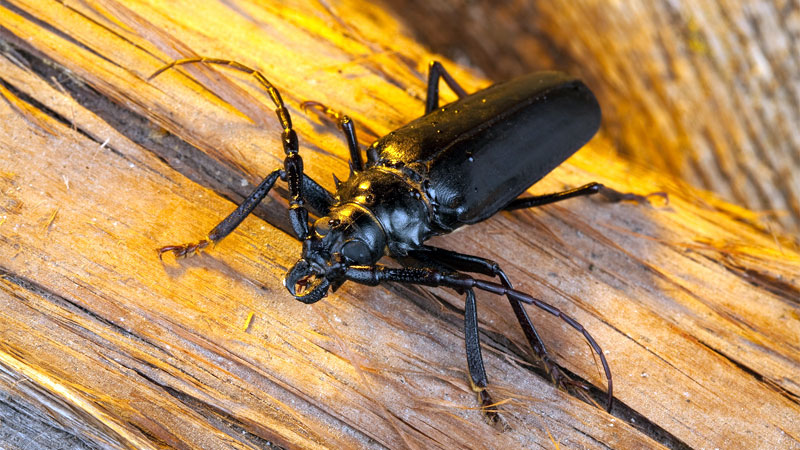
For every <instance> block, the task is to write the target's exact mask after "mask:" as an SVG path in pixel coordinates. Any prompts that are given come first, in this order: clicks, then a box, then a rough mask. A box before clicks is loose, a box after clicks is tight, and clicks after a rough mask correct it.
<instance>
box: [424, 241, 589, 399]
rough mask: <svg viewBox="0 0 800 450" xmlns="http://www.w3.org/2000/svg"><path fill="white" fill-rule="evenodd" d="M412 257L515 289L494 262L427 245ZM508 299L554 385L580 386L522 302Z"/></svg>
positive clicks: (509, 297)
mask: <svg viewBox="0 0 800 450" xmlns="http://www.w3.org/2000/svg"><path fill="white" fill-rule="evenodd" d="M409 255H411V256H412V257H414V258H417V259H420V260H423V261H427V260H429V261H433V262H436V263H438V264H442V265H445V266H447V267H450V268H452V269H455V270H458V271H461V272H471V273H480V274H483V275H488V276H492V277H498V278H499V279H500V282H501V283H502V284H503V286H505V287H507V288H509V289H513V286H512V285H511V280H509V278H508V276H507V275H506V273H505V272H504V271H503V269H502V268H500V265H499V264H497V263H496V262H494V261H492V260H490V259H486V258H481V257H480V256H473V255H467V254H464V253H458V252H454V251H451V250H446V249H443V248H439V247H432V246H429V245H423V246H422V247H420V248H419V249H417V250H412V251H410V252H409ZM507 298H508V302H509V303H510V304H511V308H512V309H513V310H514V315H515V316H516V317H517V322H519V326H520V327H521V328H522V331H523V333H524V334H525V338H526V339H527V340H528V344H530V346H531V349H532V350H533V352H534V353H535V354H536V357H537V358H539V359H540V360H541V361H542V364H543V365H544V369H545V371H546V372H547V375H548V376H550V377H551V378H552V379H553V382H554V383H555V384H556V385H558V386H564V385H566V384H568V383H570V384H572V383H577V382H574V381H572V380H570V379H569V377H567V375H566V374H564V373H563V371H562V370H561V368H560V367H559V366H558V364H556V362H555V361H553V359H552V358H551V357H550V354H549V353H548V352H547V348H546V347H545V345H544V341H542V338H541V337H540V336H539V333H538V332H537V331H536V327H534V326H533V323H532V322H531V319H530V317H528V312H527V311H526V310H525V308H524V307H523V306H522V302H520V301H519V300H517V299H515V298H513V297H511V296H507ZM577 384H580V383H577Z"/></svg>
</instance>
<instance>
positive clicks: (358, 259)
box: [342, 239, 371, 264]
mask: <svg viewBox="0 0 800 450" xmlns="http://www.w3.org/2000/svg"><path fill="white" fill-rule="evenodd" d="M342 255H343V256H344V257H345V258H347V259H349V260H350V261H353V262H354V263H356V264H369V263H370V262H371V261H370V255H369V247H367V244H365V243H364V241H359V240H356V239H354V240H352V241H347V242H345V243H344V245H343V246H342Z"/></svg>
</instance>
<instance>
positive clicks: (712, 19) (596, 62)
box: [386, 0, 800, 235]
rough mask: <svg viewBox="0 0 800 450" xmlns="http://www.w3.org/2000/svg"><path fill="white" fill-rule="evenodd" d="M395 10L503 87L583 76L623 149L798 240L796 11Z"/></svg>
mask: <svg viewBox="0 0 800 450" xmlns="http://www.w3.org/2000/svg"><path fill="white" fill-rule="evenodd" d="M386 3H387V4H389V5H391V8H392V10H393V11H395V12H396V14H397V17H398V18H401V20H402V21H403V23H405V24H407V25H408V27H409V28H410V29H412V30H413V31H414V35H416V36H418V38H419V40H420V41H421V42H422V43H423V44H427V45H429V46H430V47H432V48H433V49H434V50H436V51H439V52H443V53H446V54H448V55H452V56H453V57H458V58H460V59H463V60H466V61H470V62H472V63H473V64H475V65H477V66H478V67H480V68H481V69H482V70H483V71H484V72H485V73H486V74H487V75H488V76H489V77H491V78H493V79H506V78H509V77H512V76H514V75H519V74H522V73H527V72H530V71H533V70H543V69H560V70H565V69H569V70H570V71H572V72H574V73H576V74H579V75H581V76H582V77H583V78H584V79H585V80H587V82H588V84H589V86H591V87H592V88H593V89H594V90H595V91H596V92H597V94H598V96H599V97H600V101H601V104H602V105H603V108H604V109H603V113H604V116H605V119H606V120H605V123H604V131H605V132H607V133H608V135H609V136H610V138H611V139H612V140H613V141H614V142H615V146H616V148H617V150H618V151H620V152H621V153H623V154H626V155H628V156H629V157H631V158H632V159H633V160H635V161H637V162H638V163H640V164H644V165H646V166H649V167H652V168H653V169H654V170H656V171H658V172H661V173H663V174H665V176H669V177H673V178H678V179H683V180H687V181H688V182H689V183H691V184H693V185H695V186H702V187H705V188H706V189H710V190H713V191H715V192H717V193H719V194H720V195H721V196H723V197H724V198H727V199H730V200H731V201H734V202H736V203H738V204H741V205H746V206H748V207H750V208H751V209H753V210H755V211H762V212H763V216H762V217H761V220H762V222H763V223H764V224H769V225H766V226H772V227H776V226H778V227H783V228H784V229H785V230H788V231H789V232H791V233H794V234H795V235H797V234H798V232H800V176H798V175H797V174H798V173H800V134H798V133H797V124H798V123H800V90H798V81H800V48H798V42H800V7H798V5H797V3H796V2H794V1H790V0H745V1H742V0H722V1H701V2H698V1H671V2H645V3H634V4H631V3H630V2H608V1H605V0H578V1H575V0H561V1H540V2H532V1H528V0H512V1H505V2H496V1H492V0H484V1H469V2H465V1H463V0H442V1H437V2H435V3H433V4H431V3H430V2H427V1H425V0H386ZM442 23H447V24H448V25H453V26H442Z"/></svg>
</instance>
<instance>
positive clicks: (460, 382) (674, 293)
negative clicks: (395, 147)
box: [0, 0, 800, 448]
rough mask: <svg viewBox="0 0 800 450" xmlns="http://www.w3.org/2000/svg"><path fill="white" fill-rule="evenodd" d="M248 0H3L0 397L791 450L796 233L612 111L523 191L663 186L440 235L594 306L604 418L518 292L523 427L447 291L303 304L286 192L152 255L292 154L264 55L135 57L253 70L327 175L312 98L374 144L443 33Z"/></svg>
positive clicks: (508, 435) (379, 16) (409, 101)
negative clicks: (552, 369)
mask: <svg viewBox="0 0 800 450" xmlns="http://www.w3.org/2000/svg"><path fill="white" fill-rule="evenodd" d="M255 3H256V2H253V3H250V2H247V1H233V2H230V1H229V2H222V3H216V2H213V1H202V2H174V3H170V4H163V5H162V4H150V3H144V2H135V1H132V2H126V4H125V5H124V6H122V5H120V4H118V3H115V2H113V1H107V0H105V1H99V2H91V1H90V2H82V3H76V4H72V3H69V4H68V5H67V6H65V5H63V4H61V3H58V2H28V1H11V2H6V3H3V4H0V30H2V38H3V39H4V40H5V42H8V43H10V45H11V46H12V47H8V46H4V47H3V55H2V57H0V76H2V82H3V85H4V86H5V88H4V89H3V98H4V99H5V100H6V101H4V102H0V111H2V117H3V119H4V120H3V121H2V123H0V127H2V130H0V142H2V145H0V155H1V156H0V164H2V166H0V192H1V193H2V194H1V195H2V196H0V261H2V264H1V265H0V270H2V280H0V281H2V282H1V283H0V302H1V303H0V304H1V305H2V306H0V391H2V397H3V398H10V399H13V403H14V404H15V405H24V406H25V408H26V410H29V411H35V413H36V414H38V415H39V417H40V419H41V420H43V421H45V422H47V421H49V424H50V425H51V426H52V428H53V429H55V430H59V429H63V430H66V431H67V432H68V433H70V435H71V436H74V439H77V440H79V441H80V442H83V443H85V444H86V445H87V446H94V447H113V448H129V447H134V448H162V447H178V448H195V447H196V448H250V447H266V446H269V445H272V444H276V445H280V446H285V447H291V448H379V447H389V448H403V447H409V448H552V447H561V448H608V447H611V448H657V447H659V446H661V445H666V446H668V447H674V448H681V447H693V448H714V447H718V448H732V447H740V448H800V421H798V417H800V416H799V415H798V413H800V404H798V403H799V402H798V398H799V397H800V370H799V369H800V351H799V349H798V347H799V346H800V345H799V344H798V342H800V339H799V338H800V314H798V308H800V306H799V305H798V297H799V296H798V293H800V255H799V254H798V252H797V249H796V248H795V247H793V244H791V242H789V240H785V239H782V238H780V237H779V236H777V235H774V236H769V235H764V234H763V233H761V232H760V231H759V230H757V229H755V228H754V227H753V226H751V225H749V223H751V222H752V220H753V218H754V215H753V214H752V213H749V212H748V211H746V210H742V209H739V208H736V207H733V206H731V205H727V204H724V203H722V202H719V201H717V200H715V199H713V198H710V197H708V196H705V195H703V194H701V193H699V192H695V191H693V190H691V189H690V188H686V187H685V186H682V185H681V186H675V185H672V184H668V183H667V182H665V181H664V179H662V178H657V177H656V176H654V175H652V174H649V173H646V172H644V171H642V170H640V169H636V168H632V167H631V166H629V165H627V164H625V163H623V162H621V161H619V160H618V159H616V158H614V157H612V156H610V155H611V154H612V153H613V152H612V148H611V144H610V143H609V141H608V140H606V139H603V138H602V137H601V138H599V139H596V140H595V141H593V142H592V143H591V144H590V145H589V146H588V147H587V148H586V149H584V150H582V151H581V152H579V154H577V155H576V156H575V157H573V158H572V159H571V160H570V161H569V162H568V163H567V164H565V165H564V166H562V167H560V168H559V169H558V170H556V171H555V172H554V173H553V174H552V175H551V176H549V177H548V178H546V179H545V180H543V181H542V182H541V183H540V184H537V186H536V187H535V188H534V189H532V191H533V192H549V191H555V190H559V189H562V188H563V187H565V186H575V185H578V184H582V183H584V182H587V181H590V180H597V181H600V182H603V183H606V184H608V185H610V186H613V187H615V188H617V189H619V190H623V191H635V192H640V193H647V192H652V191H657V190H662V189H666V190H668V191H670V195H671V201H670V204H669V206H666V207H663V206H662V207H648V206H642V205H637V204H626V203H622V204H609V203H604V202H603V201H601V200H597V199H581V200H574V201H571V202H570V203H569V204H561V205H552V206H548V207H543V208H540V209H538V210H535V211H522V212H514V213H511V214H509V213H504V214H500V215H498V216H497V217H495V218H492V219H491V220H489V221H487V222H485V223H482V224H479V225H476V226H474V227H470V228H469V229H464V230H461V231H459V232H457V233H454V234H453V235H450V236H447V237H444V238H441V239H438V240H437V241H436V242H437V244H438V245H441V246H444V247H448V248H453V249H458V250H460V251H465V252H468V253H473V254H478V255H483V256H487V257H490V258H492V259H495V260H497V261H498V262H499V263H500V264H501V265H502V266H503V267H505V268H506V270H507V272H508V273H509V275H510V276H511V277H512V279H514V280H516V283H517V286H519V288H520V289H522V290H525V291H528V292H531V293H532V294H534V295H537V296H540V297H542V298H544V299H546V300H548V301H550V302H552V303H553V304H554V305H556V306H558V307H559V308H562V309H563V310H565V311H566V312H568V313H569V314H571V315H573V316H574V317H575V318H577V319H578V320H579V321H580V322H581V323H583V325H585V326H586V328H587V329H589V331H590V332H591V333H592V334H593V335H594V337H595V338H596V339H597V341H598V342H599V343H600V344H601V346H602V347H603V348H604V350H605V352H606V356H607V357H608V359H609V362H610V364H611V367H612V370H613V373H614V376H615V378H614V381H615V394H616V398H617V400H618V403H617V406H616V407H615V409H614V411H613V413H614V415H609V414H606V413H605V412H604V411H602V410H601V409H599V408H597V407H595V406H592V405H590V404H587V403H585V402H582V401H580V400H578V399H576V398H574V397H572V396H569V395H567V394H565V393H563V392H560V391H558V390H556V389H555V388H554V387H553V386H552V385H551V384H550V382H549V381H548V380H547V379H545V378H543V377H542V376H541V375H539V374H537V372H534V371H532V370H530V366H531V364H530V361H531V357H530V356H528V354H527V352H526V351H525V350H523V349H525V348H526V346H525V344H524V338H523V336H522V333H521V332H520V331H519V330H518V327H517V325H516V323H515V321H514V319H513V314H512V312H511V310H510V308H509V307H507V305H505V304H504V302H503V299H501V298H496V297H493V296H491V295H480V297H479V304H480V306H479V308H480V310H479V314H480V320H481V326H482V327H483V329H484V330H486V333H485V335H484V344H485V357H486V363H487V371H488V374H489V376H490V382H491V383H492V390H493V392H494V393H495V396H496V397H497V398H498V399H504V400H507V402H506V403H504V404H503V405H502V406H501V408H502V411H503V415H504V417H505V418H506V420H507V421H508V423H509V425H510V427H511V429H510V430H508V431H505V432H500V431H497V430H495V429H494V428H492V427H490V426H489V425H487V424H486V423H484V422H483V420H482V418H481V416H480V414H479V413H478V412H477V411H475V409H474V408H475V407H476V400H475V398H474V396H473V394H472V393H471V391H470V389H469V386H468V384H467V382H466V370H465V367H466V364H465V359H464V355H463V334H462V331H461V329H462V316H461V310H462V309H463V300H462V299H461V298H460V297H459V296H457V295H455V294H453V293H451V292H448V291H445V290H422V289H420V290H408V289H400V288H398V287H397V286H388V287H379V288H369V287H363V286H355V285H349V284H348V285H345V286H344V287H343V288H342V289H340V290H339V291H338V292H337V293H336V294H333V295H330V296H329V297H328V298H326V299H325V300H324V301H321V302H319V303H317V304H315V305H313V306H307V305H302V304H300V303H299V302H296V301H293V300H292V299H291V297H290V296H289V295H288V293H287V292H286V291H285V289H284V288H283V286H282V285H281V278H282V276H283V273H284V271H285V269H286V268H287V267H288V266H290V265H291V264H292V263H293V262H294V261H295V260H296V258H297V257H298V255H299V244H298V243H296V242H295V241H293V239H291V238H290V237H289V235H288V234H286V233H285V232H283V231H281V229H280V228H277V227H276V226H275V225H277V226H278V227H283V229H285V223H286V220H285V218H284V209H283V208H284V206H283V205H284V204H285V202H284V201H283V200H282V199H281V198H280V197H279V196H272V197H271V199H270V200H269V201H267V202H266V205H264V207H263V208H262V209H261V212H260V216H259V217H253V218H250V219H248V220H246V221H245V222H244V223H243V224H242V226H241V227H240V228H239V229H238V230H237V231H236V232H235V233H233V234H232V235H231V236H230V237H228V238H227V239H226V240H225V241H224V242H223V243H221V244H220V245H218V246H217V247H216V248H215V249H213V251H211V252H210V253H208V254H205V255H203V256H201V257H197V258H193V259H188V260H184V261H180V262H173V261H172V260H168V261H166V262H165V263H164V264H161V263H159V261H158V258H157V257H156V254H155V250H154V249H155V248H157V247H159V246H161V245H165V244H171V243H176V242H184V241H191V240H194V239H197V238H199V237H202V236H203V235H204V234H205V233H206V232H207V231H208V230H209V229H210V228H211V227H212V226H213V225H214V224H215V223H216V222H217V221H218V220H220V219H221V218H222V217H223V216H224V215H225V214H227V212H228V211H230V210H232V208H233V207H234V206H233V203H231V202H230V201H228V200H226V199H225V198H223V196H224V197H229V198H232V199H234V200H236V199H239V198H241V196H242V195H244V194H245V193H246V192H247V191H248V190H249V189H250V188H251V186H252V184H254V183H256V182H257V181H258V179H259V177H260V176H263V175H264V174H266V173H268V172H269V171H270V170H271V169H273V168H275V167H276V166H277V165H278V164H279V162H280V160H281V151H280V143H279V137H280V134H279V129H278V128H279V127H278V125H277V123H276V122H275V121H274V120H273V114H272V112H271V111H270V110H271V108H272V106H271V105H270V104H269V103H268V100H267V99H266V98H265V97H264V95H263V94H262V93H261V92H260V91H259V90H258V87H257V86H255V84H254V83H253V82H252V80H250V79H248V78H246V77H240V76H238V74H230V73H229V72H224V71H215V70H209V69H201V68H195V69H191V70H189V72H190V73H191V74H193V75H195V76H197V77H198V78H199V79H201V80H202V83H203V85H204V86H205V87H203V86H201V85H200V84H198V83H195V82H193V81H191V80H190V79H189V78H187V77H186V76H185V75H182V74H179V73H177V72H174V73H168V74H164V75H163V76H162V77H160V78H158V79H156V80H154V81H152V82H150V83H148V82H146V81H145V80H144V78H146V77H147V75H149V74H150V73H152V71H154V70H155V69H156V68H157V67H159V66H160V65H161V64H163V63H164V62H165V61H169V60H171V59H173V58H177V57H180V56H191V55H193V54H205V55H213V56H223V57H227V58H231V59H235V60H238V61H241V62H243V63H246V64H249V65H252V66H256V67H258V68H260V69H262V70H263V71H264V72H265V73H266V74H268V76H270V78H272V80H273V81H274V82H275V84H276V85H277V86H278V87H279V88H280V89H281V91H282V93H283V94H284V98H285V99H286V101H287V103H288V105H289V108H290V110H291V112H292V114H293V118H294V123H295V127H296V129H297V131H298V133H299V134H300V136H301V139H302V152H303V157H304V159H305V162H306V169H307V172H308V173H309V174H311V175H312V176H313V177H314V178H316V179H318V180H321V181H322V182H323V184H324V185H325V186H327V187H331V186H332V184H333V182H332V181H329V180H330V173H331V172H334V173H337V174H340V176H342V175H344V174H346V173H347V172H346V170H347V163H346V158H347V152H346V148H345V146H344V145H343V143H342V142H341V139H340V136H339V134H338V133H337V132H336V130H333V129H331V128H330V127H328V126H325V125H320V124H319V123H318V122H317V121H316V120H314V119H313V118H310V117H308V116H306V115H305V114H304V113H303V112H302V111H301V110H300V109H299V104H300V102H302V101H303V100H307V99H314V100H318V101H321V102H323V103H326V104H329V105H331V106H335V107H337V108H339V109H342V110H345V111H347V112H348V113H350V114H351V115H352V117H353V118H354V119H355V120H356V122H357V123H358V125H359V127H360V128H359V129H360V130H361V131H362V133H361V137H362V139H363V141H364V142H368V141H369V140H371V139H372V137H371V136H370V133H367V132H363V131H364V130H372V133H373V134H382V133H385V132H387V131H388V130H390V129H392V128H394V127H396V126H398V125H400V124H402V123H404V122H406V121H408V120H410V119H411V118H413V117H415V116H417V115H419V114H420V112H421V110H422V102H421V98H422V97H423V95H424V83H425V73H424V71H425V66H426V61H427V60H429V59H430V58H431V57H432V55H430V54H427V53H426V52H425V51H424V50H423V49H422V48H421V47H419V46H418V45H417V44H415V43H414V42H412V41H411V40H409V39H408V38H406V37H405V35H404V34H403V30H402V29H401V28H399V27H398V26H397V24H396V23H395V22H394V20H393V19H392V18H391V17H390V16H388V15H386V14H385V13H384V12H382V11H381V10H379V9H376V8H375V7H373V6H369V5H365V4H361V3H356V2H350V1H341V2H331V3H328V2H320V3H310V4H305V3H292V2H289V3H287V2H275V3H264V2H258V3H260V5H259V6H257V5H256V4H255ZM70 5H71V6H70ZM42 61H48V62H47V63H46V64H42ZM26 62H27V64H30V69H23V68H21V66H24V65H25V64H26ZM448 66H449V67H453V72H454V75H456V76H457V77H458V78H459V80H461V81H463V83H464V86H465V87H466V88H467V89H468V90H474V89H476V88H477V87H479V86H482V85H484V84H485V81H482V80H479V79H476V78H474V77H472V76H470V74H469V73H467V72H465V71H463V70H459V69H458V68H457V67H455V66H451V65H450V64H448ZM89 87H90V88H89ZM206 88H208V89H206ZM210 91H213V92H214V93H215V94H216V95H214V94H211V93H210ZM444 95H445V96H449V97H450V98H452V95H451V94H450V93H449V92H445V93H444ZM107 98H108V99H113V100H114V101H115V102H116V103H115V104H112V103H108V102H107V101H106V100H105V99H107ZM223 98H224V99H225V101H223V100H222V99H223ZM232 105H235V106H232ZM54 117H55V118H57V119H58V120H54ZM193 180H194V181H193ZM701 199H702V200H701ZM265 219H266V221H265ZM531 313H532V314H534V316H535V318H536V322H537V324H538V325H539V328H540V331H541V334H542V335H543V336H544V339H545V340H546V342H547V343H548V344H549V345H550V349H551V351H552V352H553V354H554V355H555V358H556V360H557V361H558V362H559V364H561V365H562V366H563V367H565V368H567V369H569V370H570V371H572V372H573V373H575V376H576V378H578V379H583V380H587V381H588V382H590V383H592V384H594V385H595V386H599V387H601V388H603V387H604V386H605V380H604V379H603V378H602V376H601V373H600V372H599V371H598V369H597V367H596V365H595V364H594V362H593V358H592V356H591V352H590V351H589V348H588V346H586V345H585V344H584V343H583V342H582V341H581V339H580V338H579V337H578V336H577V335H576V333H574V331H573V330H571V329H569V328H568V327H567V326H566V325H564V324H563V323H561V322H559V321H557V320H553V319H551V318H547V317H542V315H541V314H538V313H537V312H536V311H534V310H531ZM251 314H252V318H251V317H250V316H251ZM4 403H9V402H4ZM4 420H6V419H4ZM12 420H13V419H12ZM64 442H66V441H59V442H53V443H51V444H61V443H64Z"/></svg>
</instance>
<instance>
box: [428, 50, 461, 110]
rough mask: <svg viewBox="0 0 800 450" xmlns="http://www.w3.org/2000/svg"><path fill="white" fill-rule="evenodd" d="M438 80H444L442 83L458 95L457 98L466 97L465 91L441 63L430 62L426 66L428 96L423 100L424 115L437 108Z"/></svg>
mask: <svg viewBox="0 0 800 450" xmlns="http://www.w3.org/2000/svg"><path fill="white" fill-rule="evenodd" d="M439 78H444V82H445V83H447V85H448V86H449V87H450V89H452V90H453V92H455V93H456V95H458V98H462V97H466V96H467V91H465V90H464V88H462V87H461V85H459V84H458V82H456V80H455V79H454V78H453V77H452V76H450V74H449V73H448V72H447V70H446V69H445V68H444V66H443V65H442V63H440V62H439V61H431V62H430V64H428V94H427V97H426V98H425V114H428V113H430V112H431V111H433V110H434V109H436V108H438V107H439Z"/></svg>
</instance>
